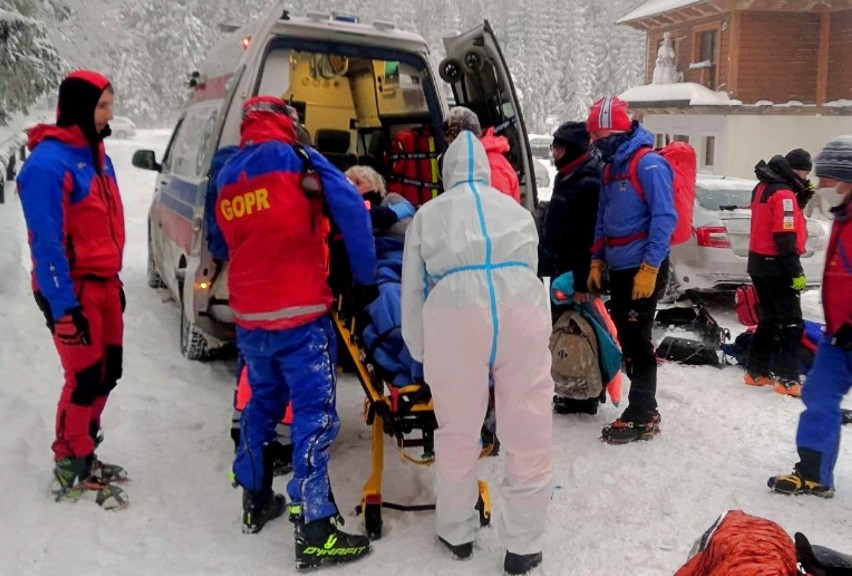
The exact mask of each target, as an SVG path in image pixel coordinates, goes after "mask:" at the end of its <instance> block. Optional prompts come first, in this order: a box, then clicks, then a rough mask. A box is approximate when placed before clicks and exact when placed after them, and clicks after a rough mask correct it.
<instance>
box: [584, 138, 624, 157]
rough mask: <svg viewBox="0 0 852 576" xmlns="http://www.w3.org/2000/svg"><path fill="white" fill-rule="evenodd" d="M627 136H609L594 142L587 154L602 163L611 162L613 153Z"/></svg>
mask: <svg viewBox="0 0 852 576" xmlns="http://www.w3.org/2000/svg"><path fill="white" fill-rule="evenodd" d="M627 136H628V135H627V134H610V135H609V136H607V137H606V138H601V139H599V140H595V141H594V142H592V145H591V147H590V148H589V154H591V155H592V156H594V157H596V158H597V159H598V160H601V161H602V162H612V159H613V158H615V153H616V152H617V151H618V148H619V147H620V146H621V145H622V144H623V143H624V141H625V140H626V139H627Z"/></svg>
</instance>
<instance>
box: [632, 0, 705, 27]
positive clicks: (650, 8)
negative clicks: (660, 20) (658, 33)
mask: <svg viewBox="0 0 852 576" xmlns="http://www.w3.org/2000/svg"><path fill="white" fill-rule="evenodd" d="M701 1H702V0H646V2H645V3H644V4H642V5H641V6H639V7H638V8H634V9H633V10H632V11H631V12H629V13H628V14H625V15H624V16H622V17H621V18H619V19H618V20H617V21H616V24H624V23H625V22H631V21H633V20H639V19H640V18H647V17H648V16H656V15H657V14H661V13H663V12H668V11H669V10H677V9H678V8H683V7H684V6H689V5H690V4H698V3H699V2H701Z"/></svg>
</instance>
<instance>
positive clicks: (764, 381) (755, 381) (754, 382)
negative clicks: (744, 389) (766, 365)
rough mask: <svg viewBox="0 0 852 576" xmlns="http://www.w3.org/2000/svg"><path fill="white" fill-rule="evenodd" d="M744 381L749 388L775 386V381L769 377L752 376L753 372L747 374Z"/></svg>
mask: <svg viewBox="0 0 852 576" xmlns="http://www.w3.org/2000/svg"><path fill="white" fill-rule="evenodd" d="M743 381H744V382H745V383H746V384H747V385H749V386H771V385H774V384H775V380H773V379H772V378H771V377H769V376H757V375H754V374H752V373H751V372H746V373H745V376H743Z"/></svg>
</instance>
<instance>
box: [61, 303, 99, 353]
mask: <svg viewBox="0 0 852 576" xmlns="http://www.w3.org/2000/svg"><path fill="white" fill-rule="evenodd" d="M53 333H54V334H55V335H56V337H57V338H58V339H59V341H60V342H62V343H63V344H65V345H66V346H88V345H89V344H91V342H92V336H91V334H90V333H89V319H88V318H86V315H85V314H83V307H82V306H75V307H74V308H69V309H68V310H66V311H65V316H63V317H62V318H60V319H59V320H57V321H56V325H55V326H54V328H53Z"/></svg>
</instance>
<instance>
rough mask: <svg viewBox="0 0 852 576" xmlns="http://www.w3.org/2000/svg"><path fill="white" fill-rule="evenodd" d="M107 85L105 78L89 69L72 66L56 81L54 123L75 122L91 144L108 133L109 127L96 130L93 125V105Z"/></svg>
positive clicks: (96, 104) (96, 143)
mask: <svg viewBox="0 0 852 576" xmlns="http://www.w3.org/2000/svg"><path fill="white" fill-rule="evenodd" d="M109 86H110V81H109V79H108V78H107V77H106V76H104V75H102V74H99V73H98V72H95V71H93V70H76V71H74V72H71V73H70V74H68V76H66V77H65V79H64V80H63V81H62V83H61V84H60V85H59V100H58V102H57V105H56V125H57V126H79V127H80V130H82V131H83V135H84V136H85V137H86V140H88V141H89V144H90V145H91V146H93V147H96V146H98V143H99V142H100V141H101V140H102V139H103V138H105V137H107V136H109V135H110V130H109V127H107V128H106V129H104V130H103V131H102V132H101V133H100V134H99V133H98V131H97V129H96V128H95V108H97V106H98V101H99V100H100V99H101V94H103V93H104V90H106V89H107V88H108V87H109Z"/></svg>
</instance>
